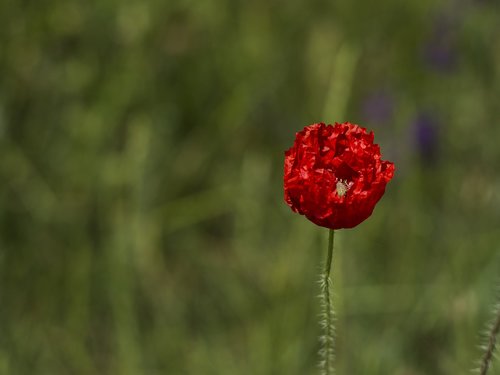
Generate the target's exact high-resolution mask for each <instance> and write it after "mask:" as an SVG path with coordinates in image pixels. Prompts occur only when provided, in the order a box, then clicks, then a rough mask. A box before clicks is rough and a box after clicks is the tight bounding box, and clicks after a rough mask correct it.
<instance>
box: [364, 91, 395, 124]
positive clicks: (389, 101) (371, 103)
mask: <svg viewBox="0 0 500 375" xmlns="http://www.w3.org/2000/svg"><path fill="white" fill-rule="evenodd" d="M361 110H362V113H363V117H364V119H365V120H366V121H367V122H371V123H386V122H389V121H390V120H391V119H392V114H393V112H394V100H393V98H392V96H391V95H390V94H389V93H388V92H387V91H385V90H378V91H375V92H372V93H371V94H369V95H368V96H367V97H366V98H365V100H364V101H363V104H362V108H361Z"/></svg>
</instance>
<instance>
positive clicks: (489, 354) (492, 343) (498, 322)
mask: <svg viewBox="0 0 500 375" xmlns="http://www.w3.org/2000/svg"><path fill="white" fill-rule="evenodd" d="M488 332H489V334H488V338H487V342H486V343H485V345H483V349H484V354H483V357H482V359H481V364H480V368H479V374H480V375H487V374H488V370H489V368H490V366H491V360H492V359H493V357H494V355H495V348H496V343H497V336H498V333H499V332H500V303H499V304H497V305H496V306H495V320H494V321H493V322H492V324H491V325H490V327H489V329H488Z"/></svg>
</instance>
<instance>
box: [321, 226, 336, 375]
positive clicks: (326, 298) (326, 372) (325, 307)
mask: <svg viewBox="0 0 500 375" xmlns="http://www.w3.org/2000/svg"><path fill="white" fill-rule="evenodd" d="M333 240H334V231H333V229H330V232H329V236H328V255H327V258H326V263H325V271H324V273H323V274H322V275H321V280H320V283H321V296H320V297H321V310H322V311H321V327H322V329H323V336H321V338H320V342H321V349H320V357H321V362H320V368H321V374H323V375H332V374H333V342H334V327H333V306H332V298H331V295H330V287H331V285H332V282H331V279H330V270H331V266H332V258H333Z"/></svg>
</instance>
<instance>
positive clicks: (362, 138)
mask: <svg viewBox="0 0 500 375" xmlns="http://www.w3.org/2000/svg"><path fill="white" fill-rule="evenodd" d="M393 175H394V164H393V163H391V162H389V161H383V160H382V159H381V155H380V148H379V146H378V145H377V144H374V143H373V132H370V133H367V132H366V129H365V128H362V127H360V126H358V125H355V124H351V123H348V122H346V123H343V124H337V123H335V125H334V126H332V125H325V124H324V123H319V124H313V125H309V126H306V127H305V128H304V130H302V131H301V132H298V133H297V135H296V138H295V143H294V144H293V146H292V148H290V149H289V150H288V151H286V152H285V178H284V182H285V184H284V185H285V201H286V203H287V204H288V205H289V206H290V207H291V208H292V210H293V211H294V212H298V213H299V214H301V215H305V216H306V217H307V218H308V219H309V220H311V221H312V222H313V223H315V224H317V225H320V226H322V227H326V228H330V229H340V228H352V227H355V226H356V225H358V224H359V223H361V222H362V221H364V220H365V219H367V218H368V217H369V216H370V215H371V214H372V212H373V209H374V208H375V205H376V204H377V202H378V201H379V200H380V198H381V197H382V195H384V192H385V186H386V185H387V183H388V182H389V181H390V180H391V178H392V176H393Z"/></svg>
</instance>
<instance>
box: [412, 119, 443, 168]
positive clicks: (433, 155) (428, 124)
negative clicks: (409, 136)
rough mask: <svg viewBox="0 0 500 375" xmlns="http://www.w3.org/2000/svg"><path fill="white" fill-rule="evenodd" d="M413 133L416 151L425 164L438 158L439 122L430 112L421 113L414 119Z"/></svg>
mask: <svg viewBox="0 0 500 375" xmlns="http://www.w3.org/2000/svg"><path fill="white" fill-rule="evenodd" d="M413 134H414V141H415V148H416V152H417V154H418V155H419V157H420V160H421V161H422V162H423V163H425V164H432V163H433V162H435V161H436V160H437V156H438V155H437V153H438V146H439V135H438V122H437V120H436V119H435V117H433V116H432V115H431V114H429V113H425V112H423V113H420V114H418V115H417V117H416V118H415V120H414V121H413Z"/></svg>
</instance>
